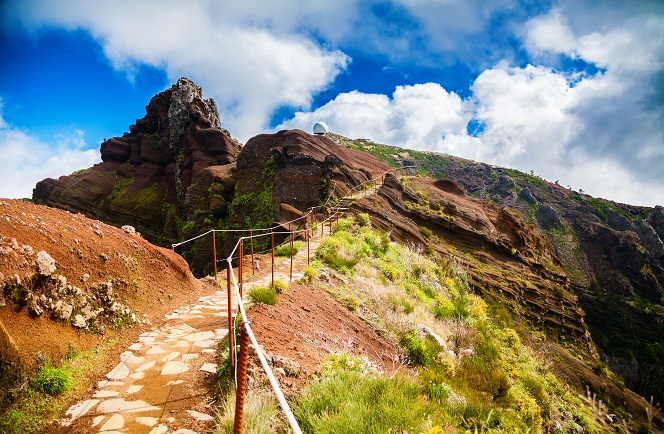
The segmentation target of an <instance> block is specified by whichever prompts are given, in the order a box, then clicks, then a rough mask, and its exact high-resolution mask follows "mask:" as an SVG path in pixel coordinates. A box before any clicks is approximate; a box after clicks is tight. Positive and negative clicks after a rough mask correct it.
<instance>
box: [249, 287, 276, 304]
mask: <svg viewBox="0 0 664 434" xmlns="http://www.w3.org/2000/svg"><path fill="white" fill-rule="evenodd" d="M249 299H250V300H251V301H252V302H253V303H265V304H269V305H272V306H274V305H275V304H277V292H276V291H275V290H274V289H272V288H266V287H264V286H255V287H253V288H251V289H250V290H249Z"/></svg>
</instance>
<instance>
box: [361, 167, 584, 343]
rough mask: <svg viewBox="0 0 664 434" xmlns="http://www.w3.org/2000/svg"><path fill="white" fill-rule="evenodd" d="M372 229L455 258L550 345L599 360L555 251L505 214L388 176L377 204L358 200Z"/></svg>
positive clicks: (425, 183)
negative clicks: (569, 346)
mask: <svg viewBox="0 0 664 434" xmlns="http://www.w3.org/2000/svg"><path fill="white" fill-rule="evenodd" d="M354 208H356V209H358V210H359V211H362V212H368V213H369V214H370V215H371V218H372V222H373V223H374V225H375V226H378V227H381V228H382V229H384V230H385V231H387V232H388V233H389V234H390V236H391V237H393V238H395V239H397V240H399V241H400V242H402V243H411V244H413V245H415V246H420V247H421V248H422V250H428V251H429V252H430V253H431V252H432V251H435V252H437V253H439V254H441V255H443V257H450V258H453V260H454V261H455V262H458V263H459V265H461V266H462V267H463V268H464V269H466V270H467V271H466V272H467V274H468V278H469V280H470V281H471V283H472V284H473V286H474V287H475V288H476V289H479V290H480V292H482V293H483V294H484V295H486V296H489V297H491V298H493V299H494V300H496V301H499V302H501V303H504V304H507V305H508V306H510V307H511V310H512V312H513V314H514V315H516V316H517V317H520V318H521V319H523V320H526V321H528V322H529V323H530V324H532V325H533V326H534V327H536V328H539V329H540V330H541V331H542V332H543V333H544V334H546V335H547V336H549V337H550V338H553V339H562V340H568V341H569V342H572V341H573V342H574V343H575V346H576V348H577V349H580V350H581V351H584V352H586V353H588V354H593V353H594V351H595V350H594V346H593V345H592V344H591V342H590V335H589V333H588V331H587V327H586V325H585V323H584V319H583V315H584V313H583V311H582V310H581V308H580V307H579V305H578V300H577V297H576V296H575V295H573V294H572V292H571V290H570V287H569V282H568V279H567V276H566V275H565V272H564V269H563V267H562V264H561V263H560V261H559V260H558V259H557V258H556V256H555V255H554V254H553V252H552V250H551V247H550V245H549V243H548V242H547V240H546V239H544V238H543V237H542V236H541V235H540V234H539V233H538V232H537V231H536V230H534V228H532V227H530V226H528V225H527V224H525V223H524V221H523V220H522V219H521V218H520V217H519V216H518V215H516V213H512V212H510V211H508V210H507V209H505V208H501V207H498V206H495V205H492V204H490V203H488V202H485V201H482V200H479V199H474V198H472V197H469V196H467V195H466V194H465V193H464V192H463V189H462V188H461V187H460V186H459V185H458V184H457V183H456V182H454V181H451V180H438V181H436V180H433V179H430V178H424V177H418V178H409V179H403V182H400V181H399V180H398V179H397V178H396V177H395V176H393V175H388V176H387V178H386V180H385V183H384V184H383V186H382V188H381V190H380V191H379V194H378V198H376V197H370V198H367V199H362V200H360V201H359V202H358V203H357V205H355V207H354Z"/></svg>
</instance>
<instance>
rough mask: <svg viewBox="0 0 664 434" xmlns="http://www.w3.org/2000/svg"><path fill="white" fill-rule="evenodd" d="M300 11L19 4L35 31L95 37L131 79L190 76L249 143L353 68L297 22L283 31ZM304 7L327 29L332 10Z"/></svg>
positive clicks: (208, 5) (74, 1)
mask: <svg viewBox="0 0 664 434" xmlns="http://www.w3.org/2000/svg"><path fill="white" fill-rule="evenodd" d="M342 5H344V4H343V3H342ZM296 6H298V5H297V3H296V2H289V3H288V7H287V8H286V9H285V10H283V9H280V8H277V7H276V4H275V5H272V4H271V3H270V4H268V3H267V2H265V3H263V4H262V5H261V6H257V7H255V8H249V9H246V10H241V9H238V8H237V7H236V6H235V7H234V6H233V3H231V2H229V4H228V5H224V4H223V3H219V2H212V1H205V0H200V1H190V2H179V1H178V2H176V1H166V2H164V1H158V0H153V1H141V2H136V1H129V0H125V1H113V2H89V1H86V0H70V1H67V2H58V3H57V4H55V3H53V2H50V1H46V0H44V1H32V2H25V3H17V5H16V11H17V12H18V14H17V15H18V16H19V18H20V19H21V20H22V22H23V23H24V25H26V26H27V27H29V28H33V29H39V28H42V27H44V26H49V25H58V26H64V27H67V28H71V29H74V28H82V29H85V30H87V31H89V32H90V33H91V34H92V36H93V37H94V38H95V39H96V40H98V41H99V42H100V44H101V45H102V47H103V49H104V52H105V53H106V55H107V56H108V58H109V59H110V60H111V62H112V64H113V65H114V66H115V68H117V69H119V70H124V71H127V73H128V74H129V76H130V77H131V74H132V73H133V72H134V71H135V70H136V68H137V67H138V66H140V65H142V64H146V65H151V66H155V67H157V68H163V69H165V70H166V72H167V74H168V76H169V78H170V79H171V81H175V80H176V79H177V78H178V77H180V76H182V75H187V76H189V77H190V78H192V79H193V80H194V81H196V82H197V83H198V84H199V85H201V86H202V87H203V88H204V89H205V91H206V96H212V97H214V98H215V100H216V101H217V105H218V107H219V109H220V111H221V115H222V120H223V122H224V126H225V127H226V128H229V129H231V131H233V134H234V135H235V136H237V137H238V138H240V140H243V141H244V140H247V139H248V138H249V137H251V136H252V135H254V134H256V133H257V132H259V131H261V130H262V129H263V128H265V127H266V126H267V124H268V122H269V119H270V116H271V113H272V111H274V110H275V109H277V108H278V107H280V106H283V105H288V106H294V107H298V108H304V109H307V108H309V106H310V104H311V100H312V97H313V95H314V94H316V93H317V92H319V91H320V90H322V89H324V88H326V87H327V86H329V85H330V83H331V82H332V80H333V79H334V78H335V77H336V76H337V75H338V74H339V72H341V71H342V70H343V69H344V68H345V66H346V64H347V62H348V60H349V59H348V57H347V56H346V55H345V54H344V53H342V52H341V51H339V50H333V49H326V48H322V47H320V46H319V45H318V44H316V43H314V42H313V40H312V39H311V38H308V37H307V36H302V35H300V34H298V33H294V32H292V31H290V30H291V28H292V27H293V26H295V23H296V20H295V19H294V18H290V20H287V22H288V23H290V24H289V25H285V24H279V23H280V20H279V18H280V17H286V18H287V17H288V11H292V10H293V9H294V8H295V7H296ZM300 6H301V5H300ZM346 6H347V5H346ZM302 7H303V8H304V11H305V16H306V15H307V14H309V16H311V17H314V18H315V19H316V20H318V22H325V21H324V18H326V14H325V12H326V10H324V9H323V10H321V9H320V8H316V7H312V6H308V7H307V6H302ZM129 11H130V12H129ZM302 16H303V15H302V14H298V15H297V17H298V18H302ZM330 21H332V23H336V22H337V19H334V18H332V19H331V20H330ZM340 27H341V28H343V26H341V25H340ZM327 28H328V31H329V32H332V29H331V28H330V27H327Z"/></svg>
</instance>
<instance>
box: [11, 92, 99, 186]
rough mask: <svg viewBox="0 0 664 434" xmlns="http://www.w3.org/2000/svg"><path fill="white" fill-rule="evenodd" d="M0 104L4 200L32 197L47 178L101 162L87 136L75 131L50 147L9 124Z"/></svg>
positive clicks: (65, 134) (66, 134) (63, 135)
mask: <svg viewBox="0 0 664 434" xmlns="http://www.w3.org/2000/svg"><path fill="white" fill-rule="evenodd" d="M1 108H2V104H1V101H0V155H2V164H3V182H2V183H0V197H5V198H24V197H32V189H33V188H34V187H35V185H36V184H37V182H39V181H41V180H42V179H44V178H57V177H59V176H61V175H63V174H69V173H72V172H73V171H75V170H78V169H83V168H87V167H90V166H92V165H93V164H95V163H98V162H100V156H99V152H98V151H96V150H92V149H85V147H86V143H85V139H84V133H83V132H82V131H81V130H78V129H73V130H72V131H68V132H66V133H62V134H58V135H57V136H55V137H54V143H53V144H46V143H43V142H42V141H40V140H39V139H37V138H36V137H35V136H33V135H31V134H29V133H27V132H24V131H21V130H19V129H17V128H14V127H12V126H11V125H8V124H7V122H5V120H4V119H3V116H2V111H1Z"/></svg>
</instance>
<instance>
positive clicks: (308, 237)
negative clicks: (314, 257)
mask: <svg viewBox="0 0 664 434" xmlns="http://www.w3.org/2000/svg"><path fill="white" fill-rule="evenodd" d="M310 238H311V236H309V231H307V265H309V239H310Z"/></svg>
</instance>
